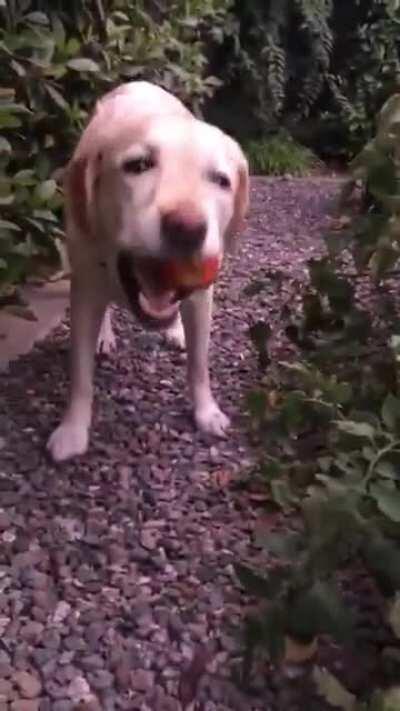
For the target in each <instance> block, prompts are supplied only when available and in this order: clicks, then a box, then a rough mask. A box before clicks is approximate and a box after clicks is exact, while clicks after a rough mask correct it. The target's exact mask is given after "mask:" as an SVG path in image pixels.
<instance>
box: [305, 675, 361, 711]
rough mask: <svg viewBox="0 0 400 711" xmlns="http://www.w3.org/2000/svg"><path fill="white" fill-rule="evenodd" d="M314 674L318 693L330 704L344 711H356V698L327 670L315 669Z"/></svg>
mask: <svg viewBox="0 0 400 711" xmlns="http://www.w3.org/2000/svg"><path fill="white" fill-rule="evenodd" d="M312 674H313V679H314V682H315V685H316V687H317V692H318V693H319V694H320V696H322V697H323V698H324V699H325V701H327V702H328V704H331V706H334V707H335V708H339V709H343V711H355V709H356V701H357V699H356V697H355V696H354V695H353V694H351V693H350V692H349V691H347V689H345V688H344V686H342V684H341V683H340V682H339V681H338V680H337V679H336V677H334V676H333V675H332V674H331V673H330V672H328V671H327V669H321V668H320V667H315V668H314V669H313V672H312Z"/></svg>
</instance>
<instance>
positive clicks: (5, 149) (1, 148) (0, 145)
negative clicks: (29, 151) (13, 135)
mask: <svg viewBox="0 0 400 711" xmlns="http://www.w3.org/2000/svg"><path fill="white" fill-rule="evenodd" d="M0 153H12V146H11V143H10V142H9V141H7V139H6V138H4V136H0Z"/></svg>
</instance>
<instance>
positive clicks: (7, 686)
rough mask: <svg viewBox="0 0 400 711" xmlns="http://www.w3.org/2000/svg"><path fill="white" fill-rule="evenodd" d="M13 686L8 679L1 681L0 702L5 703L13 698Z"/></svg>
mask: <svg viewBox="0 0 400 711" xmlns="http://www.w3.org/2000/svg"><path fill="white" fill-rule="evenodd" d="M12 690H13V685H12V684H11V682H10V681H6V679H0V700H1V701H4V700H5V699H9V698H10V697H11V696H12Z"/></svg>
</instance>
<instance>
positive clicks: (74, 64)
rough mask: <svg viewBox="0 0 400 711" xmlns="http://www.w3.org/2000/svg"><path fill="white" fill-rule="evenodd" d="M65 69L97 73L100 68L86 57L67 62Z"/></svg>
mask: <svg viewBox="0 0 400 711" xmlns="http://www.w3.org/2000/svg"><path fill="white" fill-rule="evenodd" d="M67 67H69V69H73V70H74V71H76V72H99V71H100V66H99V65H98V64H97V63H96V62H94V61H93V59H89V58H88V57H75V58H74V59H70V60H69V61H68V62H67Z"/></svg>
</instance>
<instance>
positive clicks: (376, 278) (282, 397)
mask: <svg viewBox="0 0 400 711" xmlns="http://www.w3.org/2000/svg"><path fill="white" fill-rule="evenodd" d="M399 101H400V99H399V97H396V96H394V97H392V98H391V99H390V100H389V101H388V102H387V103H386V104H385V105H384V107H383V109H382V111H381V113H380V115H379V118H378V129H377V133H376V136H375V137H374V139H373V140H372V141H371V142H370V143H369V144H368V145H367V146H366V148H365V149H364V150H363V151H362V152H361V153H360V155H359V156H358V157H357V158H356V159H355V161H354V164H353V170H354V176H353V179H352V181H350V185H348V186H346V190H345V191H344V194H343V195H342V199H344V198H346V199H347V200H348V198H349V193H351V191H352V190H353V188H354V181H355V180H357V181H361V182H362V185H363V186H364V189H366V187H368V191H369V192H370V194H371V196H372V206H371V207H370V208H369V209H368V211H367V212H365V211H361V213H359V214H357V215H356V216H354V218H353V217H352V213H349V214H348V215H345V216H344V217H345V218H346V219H344V220H343V218H342V225H341V226H342V228H343V229H341V230H340V231H338V230H337V229H336V230H334V231H332V232H331V233H329V234H328V235H326V243H327V247H328V250H327V251H328V254H327V256H324V257H322V258H320V259H317V260H311V261H310V262H309V281H308V283H307V284H306V285H305V286H304V289H303V294H302V299H303V308H302V311H301V313H300V314H298V313H290V312H289V313H288V315H287V317H286V318H287V323H286V326H287V327H286V333H287V335H288V336H289V338H290V339H291V340H292V341H293V342H294V343H295V345H296V346H297V348H298V349H299V360H298V361H297V362H293V363H286V364H282V363H281V364H279V365H278V366H276V365H274V364H273V363H271V361H270V360H269V357H268V337H269V333H270V328H269V325H268V324H263V323H262V322H260V323H258V324H255V325H254V326H252V328H251V329H250V336H251V338H252V340H253V343H254V344H255V346H256V347H257V349H258V353H259V364H260V366H261V367H262V368H263V369H265V367H266V366H267V365H268V366H269V370H268V372H267V373H266V374H265V376H264V377H263V380H262V382H261V384H260V387H259V388H257V389H256V390H254V391H253V392H251V393H250V394H249V398H248V411H249V413H250V419H251V426H252V427H251V430H252V437H253V441H254V442H255V443H256V444H257V446H258V448H259V450H260V463H259V466H258V469H257V471H256V472H255V473H254V474H255V476H257V477H258V478H259V480H260V481H261V482H262V484H263V486H266V487H268V490H269V493H270V497H271V499H272V501H273V502H274V503H275V505H276V506H278V507H279V508H281V509H282V510H283V511H285V512H287V513H291V512H295V511H296V512H300V513H301V514H302V519H303V526H302V528H301V529H300V530H299V532H297V533H284V534H282V535H279V536H276V535H269V536H267V535H264V538H263V540H260V541H259V543H261V544H262V545H263V546H265V548H266V549H267V551H268V553H269V554H273V555H274V556H275V558H276V559H277V564H276V567H273V568H272V569H271V570H269V571H267V573H266V574H264V573H263V572H261V573H260V572H258V571H254V570H249V569H247V568H244V567H243V566H237V572H238V576H239V579H240V580H241V582H242V583H243V585H244V586H245V588H246V589H247V590H248V591H249V592H250V593H251V594H253V595H256V596H257V597H258V598H261V599H262V600H263V602H264V606H263V608H262V614H261V615H260V614H258V615H257V613H256V615H255V617H254V616H253V617H251V618H250V619H249V622H248V626H247V630H246V643H247V656H246V665H247V666H246V671H247V672H249V669H250V661H251V658H252V655H253V654H254V652H255V650H258V649H260V648H261V650H263V649H266V650H267V652H268V654H269V655H270V657H271V658H272V659H273V660H274V661H278V662H279V661H282V658H283V656H284V652H285V640H286V638H287V637H288V636H290V637H293V638H294V639H295V640H296V639H297V640H298V641H303V642H304V641H306V642H310V640H312V639H313V638H315V637H318V635H320V634H326V633H329V634H330V635H331V636H333V637H336V638H338V633H340V632H342V631H346V630H347V631H350V628H349V627H348V626H347V624H344V623H345V620H346V613H345V610H344V609H343V603H342V601H341V598H340V594H338V592H337V591H336V592H335V585H334V583H335V579H337V575H338V571H340V570H348V569H349V568H350V569H351V566H354V564H356V565H359V564H360V563H362V564H363V566H364V568H365V570H366V571H368V573H369V574H370V575H371V576H372V577H373V578H374V580H375V582H376V584H377V586H378V587H379V589H380V591H381V594H382V596H383V597H384V598H386V599H387V601H388V609H389V610H390V612H389V617H388V619H387V621H388V622H389V623H390V624H391V626H392V629H393V633H394V635H397V637H400V633H399V632H400V630H399V605H398V599H399V591H400V550H399V540H400V478H399V468H400V382H399V378H398V367H399V357H400V356H399V354H400V336H399V334H398V315H397V310H396V305H395V304H394V303H393V301H392V299H391V293H390V290H388V289H385V283H386V282H385V281H384V278H385V277H388V276H391V275H393V267H394V266H395V265H396V264H397V260H398V257H399V253H398V243H399V239H400V234H399V215H400V181H399V179H398V178H399V173H398V171H399V162H398V161H399V154H398V150H399V148H398V147H399V145H400V142H399V125H400V123H399V109H400V103H399ZM362 204H363V203H362ZM364 204H365V202H364ZM361 280H362V281H363V282H366V281H369V283H370V288H371V289H373V288H374V284H377V285H378V286H379V289H377V290H375V292H374V295H375V303H376V305H377V308H379V318H376V316H377V314H374V313H371V312H370V311H371V310H369V311H368V312H367V311H366V310H363V309H362V308H361V306H360V302H359V299H358V289H357V285H358V283H359V282H360V281H361ZM262 288H263V282H262V281H260V282H258V283H257V284H256V285H252V292H253V293H256V291H258V290H260V289H262ZM247 293H248V295H250V293H251V289H249V288H248V289H247ZM265 443H268V445H267V446H266V444H265ZM316 590H317V591H318V594H317V595H316V593H315V591H316ZM302 605H305V606H304V607H302ZM293 610H295V611H297V613H296V614H294V617H292V612H293ZM299 610H300V611H299ZM299 621H300V623H301V624H300V625H298V624H297V623H298V622H299ZM293 623H295V624H293ZM249 660H250V661H249ZM346 693H347V692H346ZM396 693H398V690H397V691H396ZM396 693H395V692H394V691H393V690H391V691H390V692H389V693H387V694H386V696H385V694H383V695H382V693H379V694H377V695H375V696H374V697H372V698H371V699H370V701H369V702H368V704H367V702H365V704H364V705H363V704H357V700H356V699H355V698H353V700H352V701H351V705H349V704H348V705H347V706H346V705H344V704H343V705H341V704H339V703H337V704H336V705H337V706H341V707H343V708H351V709H374V710H375V709H382V708H390V707H391V706H390V704H391V703H392V702H393V699H395V698H396ZM394 703H395V704H396V702H394ZM394 708H396V705H394Z"/></svg>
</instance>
